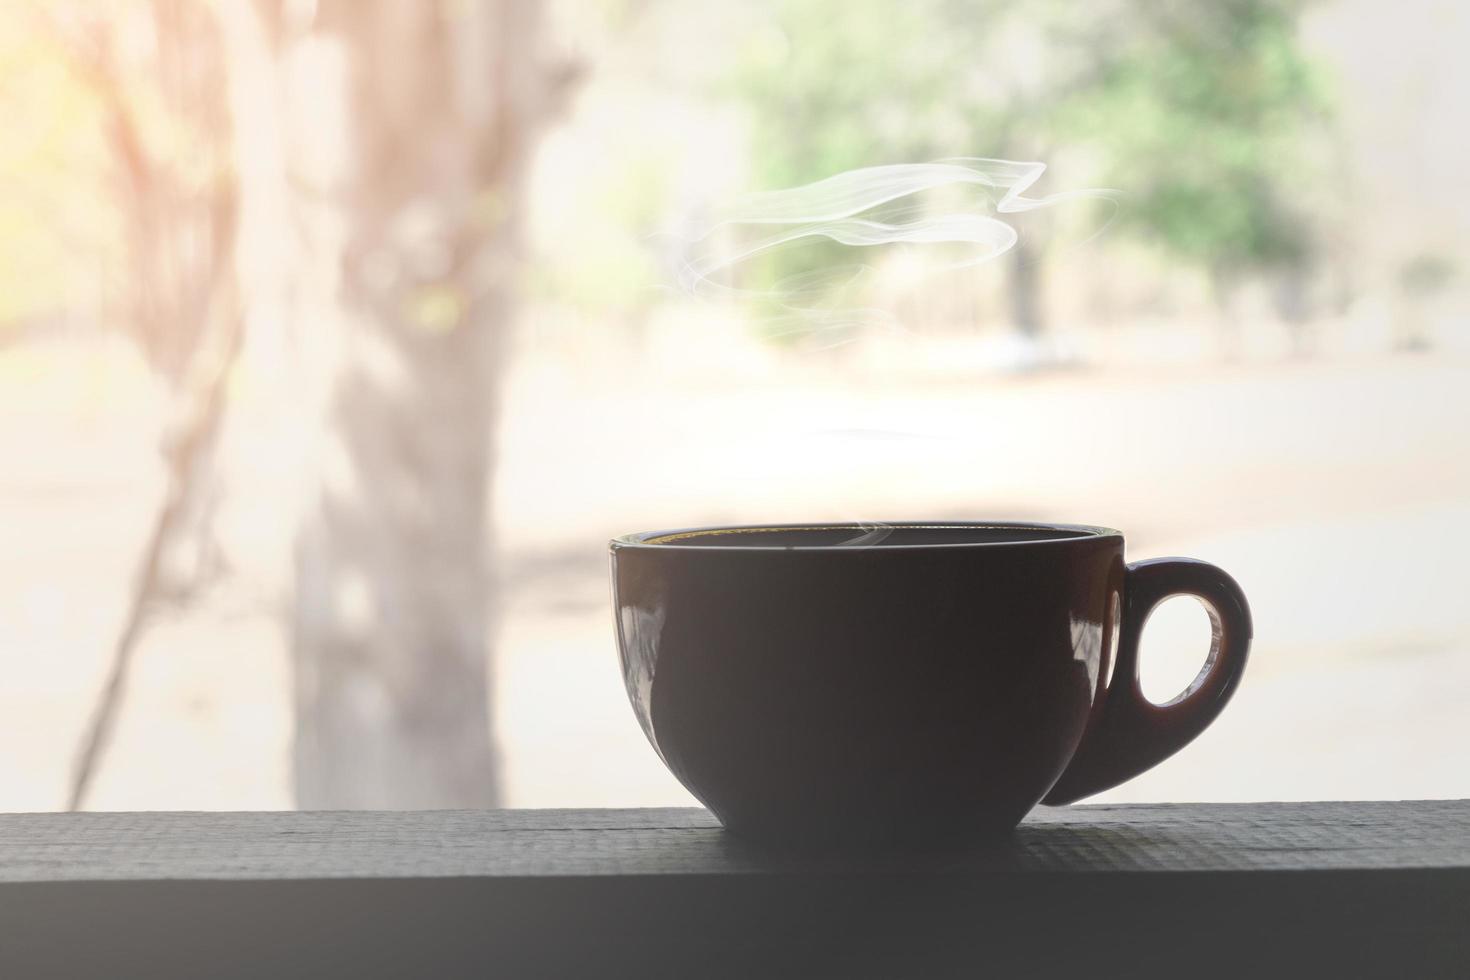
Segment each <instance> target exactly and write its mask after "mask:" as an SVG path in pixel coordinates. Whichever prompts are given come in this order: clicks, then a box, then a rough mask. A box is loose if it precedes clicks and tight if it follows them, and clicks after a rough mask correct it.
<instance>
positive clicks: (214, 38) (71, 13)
mask: <svg viewBox="0 0 1470 980" xmlns="http://www.w3.org/2000/svg"><path fill="white" fill-rule="evenodd" d="M24 11H25V16H24V18H23V19H24V21H25V22H26V24H27V26H28V27H30V28H31V29H32V36H33V37H34V38H35V43H34V47H35V49H37V50H41V51H44V52H45V55H46V57H45V58H44V59H42V63H43V64H49V65H50V66H51V67H52V68H53V77H52V83H53V85H54V86H55V88H54V90H52V91H50V92H49V93H48V94H49V95H50V97H51V99H52V100H53V104H52V107H53V108H64V109H69V110H70V112H69V113H68V115H70V116H71V117H72V118H71V119H70V120H68V121H76V120H77V119H78V118H80V119H86V120H87V121H89V122H90V123H92V124H93V126H94V127H95V128H91V129H85V130H83V132H84V133H86V134H88V136H89V137H90V138H88V137H84V136H81V135H79V134H73V135H71V136H69V137H66V136H63V134H65V133H66V132H67V130H66V129H65V128H64V127H57V126H55V124H54V123H53V128H52V129H51V131H50V132H49V133H47V134H46V135H47V137H49V138H48V139H42V140H38V141H36V144H35V145H36V147H37V150H38V151H39V152H41V153H44V152H45V149H46V148H47V146H48V144H49V143H59V144H61V146H64V147H65V151H64V152H60V153H58V158H59V159H58V161H57V162H58V163H59V164H61V166H60V167H58V169H57V171H56V173H59V174H61V175H64V179H63V180H62V181H61V186H60V187H47V186H46V185H45V184H44V182H43V183H42V186H41V187H40V188H38V189H40V190H42V191H43V192H46V191H49V192H50V193H49V194H48V195H47V197H51V196H54V198H55V200H54V202H53V203H54V204H55V206H56V210H57V212H58V213H60V214H63V215H64V214H67V212H68V211H69V210H70V208H71V207H74V206H75V205H74V202H72V201H71V200H69V199H71V198H77V199H79V200H81V201H85V202H88V204H89V206H90V208H91V212H90V215H89V217H90V219H91V220H90V222H85V223H82V224H83V226H84V227H87V229H88V231H89V232H90V237H91V239H92V240H89V241H87V242H86V246H87V247H86V248H85V251H81V250H79V254H80V255H90V257H92V258H93V259H101V262H102V264H103V265H104V266H105V267H106V268H108V269H109V270H110V274H109V275H108V276H107V281H106V282H105V283H104V284H103V286H104V292H105V293H106V295H107V297H108V301H107V302H106V303H105V304H101V305H103V306H105V307H106V308H105V309H93V310H90V311H87V312H90V313H93V314H97V313H100V314H101V315H102V316H103V317H104V318H106V319H108V320H110V321H112V322H115V323H117V324H119V325H120V326H121V327H122V328H123V329H124V330H126V331H127V332H128V333H129V334H130V335H131V336H132V337H133V339H135V340H136V341H137V342H138V345H139V347H140V349H141V350H142V352H143V354H144V356H145V358H146V359H147V362H148V364H149V366H150V367H152V368H153V370H154V371H155V372H156V374H157V376H158V377H159V379H160V380H161V381H162V383H163V385H164V387H165V390H166V391H167V392H168V393H169V395H170V397H171V402H172V404H171V407H170V410H169V418H168V421H167V423H166V431H165V432H164V439H163V447H162V449H163V457H164V461H165V464H166V467H167V472H168V488H167V490H166V492H165V496H164V499H163V501H162V503H161V505H160V507H159V509H158V511H157V514H156V516H155V519H154V523H153V527H152V529H151V533H150V535H149V537H148V542H147V544H146V546H145V548H144V551H143V554H142V557H141V559H140V562H139V568H138V572H137V576H136V578H135V580H134V583H133V593H132V597H131V601H130V603H129V605H128V609H127V613H126V615H125V616H124V619H123V624H122V627H121V629H120V630H119V632H118V635H117V637H116V639H115V641H114V644H113V650H112V657H111V662H110V665H109V669H108V674H107V677H106V679H105V681H104V684H103V687H102V691H101V695H100V697H99V699H98V702H97V705H96V708H95V709H94V711H93V714H92V717H91V719H90V720H89V723H88V725H87V728H86V730H85V732H84V734H83V738H82V742H81V745H80V747H79V750H78V754H77V761H76V764H75V768H74V771H73V774H72V784H71V792H70V805H71V807H72V808H73V809H76V808H79V807H80V806H81V805H82V804H83V803H84V802H85V799H86V795H87V792H88V789H89V787H90V784H91V782H92V779H93V776H94V775H95V773H96V770H97V767H98V765H99V764H100V760H101V754H102V752H103V750H104V748H105V747H106V744H107V741H108V738H109V736H110V733H111V730H112V727H113V724H114V722H115V719H116V716H117V712H118V707H119V705H120V703H121V699H122V695H123V690H124V685H125V681H126V678H127V672H128V667H129V664H130V662H131V659H132V655H133V652H134V650H135V649H136V647H137V644H138V641H139V639H140V637H141V635H142V632H143V630H144V628H145V626H146V624H147V620H148V617H149V615H150V613H151V612H152V611H153V610H154V608H155V607H156V606H157V605H158V604H159V603H160V602H161V601H163V600H165V599H171V600H175V601H177V600H179V599H180V598H182V597H184V596H185V595H187V594H189V593H190V592H192V591H193V590H195V589H197V588H199V587H200V586H201V585H202V584H203V583H204V582H205V581H206V580H207V579H208V578H209V577H210V574H211V573H212V572H214V571H216V570H217V568H218V563H219V562H218V556H217V548H216V547H215V545H214V537H213V533H212V529H211V516H212V514H213V511H214V509H215V506H216V503H217V497H218V493H217V487H216V485H215V483H214V481H213V479H212V476H213V471H214V457H215V451H216V448H217V446H218V441H219V434H220V428H221V420H222V418H223V415H224V408H225V382H226V379H227V377H228V375H229V371H230V368H231V365H232V364H233V363H234V359H235V355H236V353H237V351H238V350H239V348H240V344H241V339H242V334H243V319H242V311H241V303H240V299H239V295H238V282H237V279H236V276H235V264H234V259H235V237H236V236H235V233H236V227H237V213H238V208H237V202H238V199H237V186H236V182H235V179H234V173H233V170H232V168H231V167H230V166H229V160H230V155H231V148H232V143H231V129H232V127H231V123H230V118H229V116H230V110H229V100H228V99H227V97H226V94H225V93H226V87H227V74H226V71H225V67H224V58H223V51H224V48H223V44H222V40H223V39H222V36H221V34H220V31H219V25H218V23H217V21H216V20H215V18H214V17H213V16H212V13H211V11H210V9H209V8H208V7H206V6H204V5H202V4H198V3H191V2H181V0H118V2H117V3H116V4H112V5H109V6H107V7H105V8H104V7H98V6H93V5H87V4H78V5H68V4H50V5H45V4H29V5H27V6H26V7H25V8H24ZM42 104H43V105H46V104H47V103H44V102H43V103H42ZM29 111H30V112H32V113H35V112H36V109H35V107H29ZM41 114H44V110H43V112H42V113H41ZM98 136H100V139H98V138H97V137H98ZM94 140H95V142H94ZM38 162H40V161H39V160H32V161H31V163H32V166H31V168H29V169H30V172H31V173H32V174H34V173H35V172H36V171H37V170H40V171H41V172H42V173H46V169H45V168H38V167H36V166H35V165H36V164H37V163H38ZM88 167H90V168H95V172H80V171H81V170H82V169H84V168H88ZM47 197H42V198H41V199H40V202H37V201H33V202H32V204H33V205H34V204H37V203H41V202H46V201H47ZM108 216H116V217H117V218H119V219H120V220H119V221H118V222H117V227H113V226H112V224H111V223H110V222H109V221H108V220H107V217H108ZM110 232H116V237H115V239H114V236H113V235H112V234H110ZM53 238H54V236H52V235H46V234H37V235H34V237H33V238H32V239H31V240H33V241H38V242H40V243H43V245H44V243H47V242H48V241H51V240H53ZM62 240H63V241H65V240H66V238H65V237H63V238H62ZM70 261H74V259H72V260H69V261H68V262H64V263H61V264H60V265H59V267H60V268H65V267H66V266H67V265H69V264H70ZM42 281H43V282H44V278H43V280H42ZM69 300H70V298H69V297H66V296H64V295H51V296H46V295H45V294H44V293H38V292H34V291H33V293H32V302H33V303H36V304H37V305H39V306H43V307H44V305H47V304H52V305H55V306H56V307H59V308H62V309H65V307H66V306H67V304H68V303H69Z"/></svg>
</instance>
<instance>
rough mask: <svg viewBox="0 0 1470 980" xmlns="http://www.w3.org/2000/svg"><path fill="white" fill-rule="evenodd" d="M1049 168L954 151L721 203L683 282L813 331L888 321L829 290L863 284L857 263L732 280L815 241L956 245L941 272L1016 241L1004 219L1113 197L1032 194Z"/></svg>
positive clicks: (689, 258) (689, 256) (695, 246)
mask: <svg viewBox="0 0 1470 980" xmlns="http://www.w3.org/2000/svg"><path fill="white" fill-rule="evenodd" d="M1045 172H1046V164H1044V163H1036V162H1021V161H1015V160H997V159H990V158H986V157H957V158H953V159H949V160H939V161H935V162H933V163H911V164H895V165H890V166H881V167H864V168H861V169H858V170H849V171H846V172H844V173H840V174H836V175H835V176H832V177H828V178H826V179H825V180H819V181H817V182H816V183H812V184H806V185H803V186H801V187H793V188H788V189H785V190H776V191H761V192H757V193H752V194H746V195H744V196H742V197H739V198H737V199H735V200H734V201H732V202H731V203H730V204H729V205H727V206H725V207H723V208H720V209H719V210H718V211H717V212H716V213H715V215H714V219H713V221H712V222H711V223H710V225H709V226H708V227H707V228H706V229H704V230H703V231H702V232H701V233H700V234H699V235H698V236H697V237H696V238H695V239H694V241H693V242H692V243H691V245H690V247H689V248H688V251H687V253H686V256H685V260H684V262H683V264H682V267H681V269H680V272H679V285H680V286H681V288H682V289H684V290H685V291H686V292H688V293H692V294H695V295H701V296H705V297H709V298H726V299H756V298H764V299H774V300H775V301H776V303H777V305H778V306H779V307H780V308H782V309H783V310H784V312H785V313H786V314H789V315H791V316H792V317H795V318H796V319H798V320H801V319H805V320H807V321H808V322H807V324H806V326H807V327H809V328H812V329H817V328H822V327H830V326H833V325H839V324H851V323H861V322H871V321H872V320H873V319H879V320H882V319H886V316H885V315H884V314H882V313H881V312H880V311H874V310H862V309H850V310H844V309H841V308H840V307H841V299H840V298H837V299H834V298H833V297H832V296H831V295H830V294H831V293H833V292H834V291H835V292H841V290H842V287H846V286H851V285H853V284H854V283H856V282H857V280H858V279H859V278H860V277H861V276H862V274H863V273H864V272H865V271H867V267H866V266H865V265H863V264H860V263H859V264H852V265H841V266H834V267H830V268H826V269H818V270H816V271H815V272H813V273H809V274H807V275H804V276H799V277H792V278H790V279H787V280H785V281H782V282H780V283H777V284H776V285H775V286H774V287H773V288H771V289H767V290H748V289H741V288H738V287H736V286H734V285H732V284H731V283H730V282H729V281H727V280H728V279H730V278H732V277H733V278H738V276H736V275H734V273H735V269H736V267H738V266H740V265H742V264H743V263H746V262H748V261H750V260H751V259H753V258H755V257H756V256H759V255H762V254H764V253H768V252H770V251H772V250H774V249H778V248H782V247H785V246H791V245H796V244H800V243H803V242H804V241H805V240H808V239H816V238H825V239H829V240H831V241H833V242H837V243H838V244H840V245H845V246H849V247H852V248H871V247H874V246H886V245H917V246H938V245H946V246H951V248H949V249H946V251H945V254H946V255H949V256H951V258H950V260H949V261H947V262H944V263H942V264H940V265H938V266H937V267H936V271H937V270H938V269H944V270H949V269H958V268H964V267H967V266H973V265H979V264H981V263H983V262H987V261H989V260H991V259H993V258H996V257H997V256H1000V255H1003V254H1004V253H1006V252H1007V251H1009V250H1010V249H1011V248H1012V247H1014V246H1015V244H1016V242H1017V241H1018V240H1019V233H1018V232H1017V230H1016V229H1015V227H1013V226H1012V225H1011V224H1010V223H1008V222H1006V221H1003V220H1001V218H999V217H997V215H1007V214H1018V213H1021V212H1025V211H1033V210H1036V209H1037V208H1044V207H1048V206H1051V205H1054V204H1058V203H1061V202H1064V201H1070V200H1077V199H1083V198H1093V199H1097V198H1103V199H1111V197H1112V192H1110V191H1105V190H1095V189H1090V190H1075V191H1063V192H1060V193H1055V194H1048V195H1045V196H1041V197H1027V196H1026V192H1027V191H1028V190H1029V189H1030V188H1031V187H1032V185H1034V184H1035V183H1036V182H1037V181H1038V180H1039V179H1040V178H1041V175H1042V174H1043V173H1045ZM970 188H978V189H979V191H980V193H978V194H975V193H971V194H970V195H968V199H967V200H964V201H961V202H959V203H958V204H956V203H955V202H953V201H949V202H948V203H947V205H946V206H945V207H942V208H939V207H935V206H934V205H933V204H932V203H930V202H929V201H928V200H927V198H929V197H932V196H935V195H936V193H938V192H944V191H947V192H949V196H950V197H951V198H952V197H953V196H954V195H953V192H954V191H955V190H965V189H970ZM921 198H923V199H921ZM961 205H962V206H961ZM752 231H753V232H754V233H755V234H754V237H751V233H752ZM955 246H957V247H959V248H960V249H961V253H962V254H961V257H960V258H958V259H954V258H953V257H952V256H953V252H954V248H953V247H955ZM823 302H827V303H828V304H829V305H826V306H823V305H821V304H822V303H823ZM831 304H835V305H831Z"/></svg>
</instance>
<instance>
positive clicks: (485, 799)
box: [34, 0, 576, 808]
mask: <svg viewBox="0 0 1470 980" xmlns="http://www.w3.org/2000/svg"><path fill="white" fill-rule="evenodd" d="M34 12H35V14H36V19H37V22H38V23H42V24H44V25H45V29H46V30H47V31H48V32H49V33H50V34H51V35H53V36H54V37H55V38H56V39H57V40H58V41H59V42H60V44H61V46H62V49H63V50H64V51H65V52H66V53H67V56H68V57H69V58H70V59H71V61H72V63H73V67H74V69H75V70H76V73H77V74H78V75H79V76H81V77H83V78H85V79H86V80H87V82H88V84H89V85H90V87H91V89H92V96H93V99H94V100H95V102H96V104H97V105H99V106H100V109H99V114H100V116H101V117H102V118H103V120H104V121H105V125H106V131H107V133H108V141H109V143H108V145H109V146H110V147H111V151H112V152H111V158H112V160H113V162H114V164H115V168H116V171H117V173H118V174H119V175H120V177H121V178H122V179H121V183H120V185H119V187H118V190H117V192H116V194H115V198H114V202H115V205H116V207H117V208H118V209H119V210H120V211H121V212H122V213H123V214H124V215H126V219H127V220H126V222H125V224H126V226H127V235H126V237H125V243H126V244H125V247H124V248H123V249H122V254H123V255H125V256H126V263H125V265H124V268H125V270H126V274H125V278H126V281H127V282H128V283H129V284H130V287H131V288H130V291H129V292H128V293H127V294H126V296H127V299H128V308H127V317H126V321H127V323H128V324H129V326H130V328H131V329H132V330H133V332H134V334H135V335H136V337H137V339H138V340H139V342H140V345H141V346H142V348H143V350H144V351H145V353H146V354H147V355H148V357H149V359H150V362H151V363H152V364H153V365H154V366H155V367H156V368H157V369H158V371H159V373H160V375H161V376H163V377H164V378H165V379H166V380H167V381H168V383H169V384H170V385H171V386H172V387H173V388H175V389H176V390H177V391H178V392H179V393H180V401H181V403H182V405H183V406H184V408H183V410H181V412H180V413H179V417H180V425H179V426H177V429H178V431H177V432H176V433H175V434H174V438H173V439H172V440H171V443H170V453H169V458H170V461H171V465H172V471H171V472H172V482H171V489H170V492H169V494H168V497H167V499H166V501H165V503H164V505H163V507H162V508H161V509H160V512H159V516H158V519H157V522H156V526H155V530H154V535H153V538H152V540H151V544H150V545H149V547H148V549H147V552H146V554H145V555H144V558H143V562H142V568H141V570H140V575H139V580H138V584H137V586H136V589H135V596H134V602H133V605H132V610H131V613H130V615H129V617H128V619H127V622H126V625H125V627H124V629H123V630H122V632H121V635H120V637H119V639H118V642H117V644H116V648H115V650H114V657H113V663H112V667H111V671H110V674H109V678H108V681H107V684H106V686H105V690H104V693H103V695H102V698H101V700H100V702H99V705H98V707H97V709H96V711H95V713H94V718H93V721H92V724H91V725H90V726H89V730H88V733H87V735H86V736H85V738H84V741H83V745H82V749H81V752H80V754H79V761H78V765H77V771H76V774H75V778H74V783H73V791H72V805H73V807H77V806H79V805H81V803H82V802H83V801H84V799H85V796H86V792H87V788H88V785H89V783H90V781H91V777H92V774H93V773H94V772H95V770H96V767H97V764H98V760H99V757H100V753H101V751H102V749H103V748H104V747H105V745H106V741H107V738H108V733H109V732H110V730H111V727H112V723H113V719H114V718H115V716H116V713H117V710H118V704H119V701H120V699H121V696H122V691H123V681H124V679H125V677H126V673H127V668H128V663H129V660H130V656H131V653H132V650H133V649H134V647H135V646H136V643H137V639H138V636H139V634H140V632H141V630H142V628H143V625H144V623H145V621H146V616H147V613H148V611H149V609H150V608H151V606H153V605H154V604H155V603H156V600H157V599H158V598H159V597H160V594H161V592H162V591H163V590H164V573H163V569H164V568H165V566H166V561H165V558H166V553H167V551H168V548H169V547H170V543H171V542H173V541H174V540H176V539H177V538H178V537H179V536H180V532H181V529H182V528H185V527H187V526H188V525H189V523H190V520H189V514H190V513H192V512H193V510H194V509H197V508H196V503H195V502H196V501H197V500H198V499H200V495H201V492H202V491H201V488H202V487H205V486H207V484H208V471H209V470H210V468H211V463H212V456H213V446H214V445H215V442H216V436H217V433H218V431H219V427H220V420H221V416H222V413H223V411H224V407H225V404H226V387H227V386H226V381H227V379H228V375H229V370H230V366H231V364H232V363H233V361H234V356H235V352H236V351H237V350H238V349H239V348H240V346H241V344H242V335H243V333H244V331H245V324H246V323H247V322H248V323H249V324H250V329H251V330H258V329H259V328H261V327H262V325H263V324H264V322H265V321H266V320H267V319H269V318H270V317H271V316H276V317H277V318H279V319H284V321H285V323H286V329H287V333H288V334H289V336H290V337H291V340H292V341H293V343H294V345H295V347H296V348H297V350H298V351H299V352H300V353H301V354H302V355H303V358H302V360H303V364H302V371H301V374H300V377H298V378H295V379H293V381H295V382H297V387H296V392H297V396H298V397H299V399H300V404H301V407H302V409H303V412H302V415H303V416H304V418H300V419H299V421H300V424H301V425H302V426H303V427H307V428H313V427H314V428H315V430H316V431H317V432H318V436H317V437H315V438H314V439H312V440H311V441H312V442H313V444H314V447H315V452H313V453H312V454H311V458H312V459H313V460H316V461H319V462H320V463H321V472H320V473H319V474H317V480H316V481H315V484H314V487H315V489H314V490H313V492H312V493H311V494H310V495H309V497H310V499H309V500H308V502H307V504H306V506H305V508H304V510H303V512H302V515H301V519H300V526H299V532H298V540H297V550H296V562H295V589H294V597H293V600H292V615H291V622H292V627H293V629H292V638H293V639H292V642H293V650H294V662H295V676H296V685H295V696H296V742H295V786H296V795H297V801H298V803H299V804H300V805H301V806H305V807H312V808H331V807H384V808H413V807H454V806H485V805H492V804H494V803H495V802H496V801H497V799H498V798H499V784H498V772H497V765H496V759H495V754H494V752H493V749H492V744H491V728H490V711H489V701H490V691H489V678H488V660H489V658H488V649H487V639H488V634H489V632H490V626H491V610H490V599H491V581H490V556H489V539H488V521H487V507H488V495H487V490H488V487H489V483H490V477H491V470H492V460H493V454H492V450H493V446H492V433H493V427H494V422H495V410H496V399H497V394H498V377H499V368H500V365H501V362H502V360H503V357H502V349H503V348H502V342H503V340H504V337H505V332H506V329H507V327H508V325H509V322H510V319H511V317H512V316H513V314H514V310H515V299H516V295H517V290H518V287H519V280H520V276H519V269H518V263H519V254H518V249H519V243H520V230H521V229H520V225H521V197H522V184H523V181H524V178H525V172H526V168H527V164H528V161H529V158H530V154H531V150H532V147H533V146H534V144H535V140H536V137H537V135H538V134H539V133H540V131H541V130H542V129H543V127H544V126H545V125H546V123H547V121H548V120H549V119H551V118H552V117H553V116H554V115H555V114H556V112H557V111H558V109H559V107H560V105H561V103H562V101H563V100H564V97H565V95H566V93H567V91H568V90H569V88H570V85H571V83H572V82H573V81H574V78H575V74H576V72H575V70H574V69H573V67H572V66H570V65H569V64H568V63H566V62H561V61H553V60H550V59H548V58H546V57H545V56H544V52H543V49H542V44H541V42H542V40H543V36H542V32H541V30H540V26H539V20H540V12H541V11H540V5H539V4H538V3H537V2H536V0H432V2H431V0H424V2H415V3H401V2H396V0H362V2H348V0H320V2H317V3H299V2H292V0H212V2H205V0H120V2H119V4H118V5H116V6H93V5H90V4H79V5H76V6H75V7H56V8H54V9H53V8H50V7H47V6H45V5H41V4H37V5H35V7H34ZM140 39H141V40H140ZM124 40H126V42H127V43H126V44H124V43H123V41H124ZM134 48H139V49H140V50H141V51H142V52H143V55H142V57H143V60H144V61H145V62H146V64H142V65H140V64H138V63H135V62H136V59H134V61H127V58H128V57H132V56H133V55H132V54H130V52H132V53H133V54H136V52H133V49H134ZM237 218H238V220H237ZM242 293H243V294H244V295H243V296H242V295H241V294H242Z"/></svg>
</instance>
